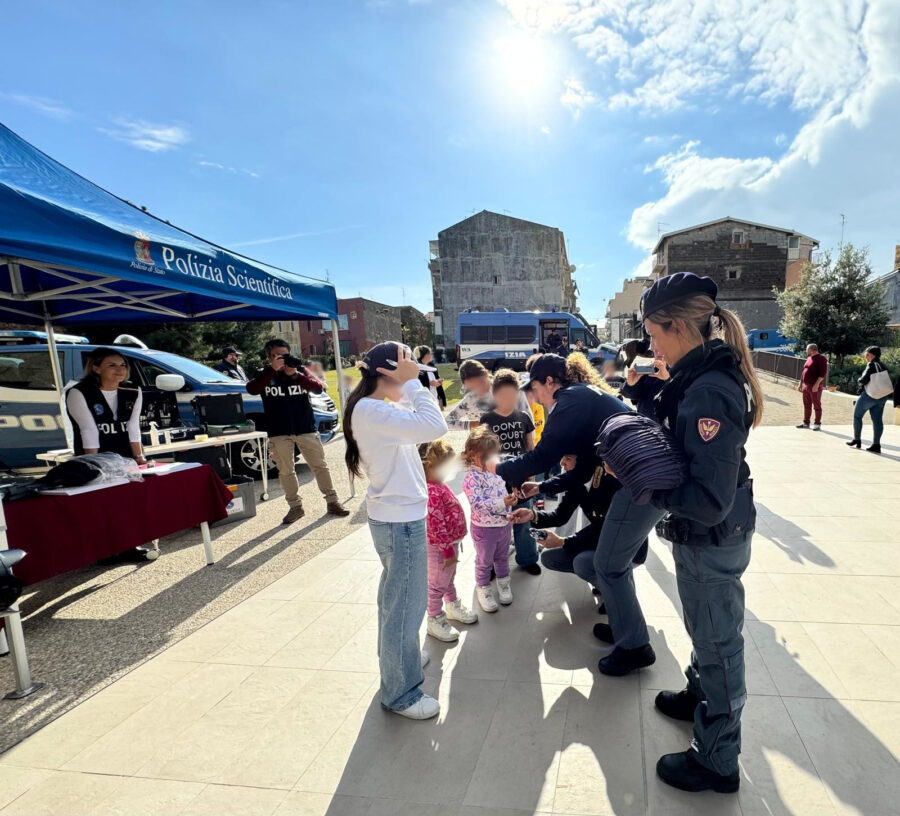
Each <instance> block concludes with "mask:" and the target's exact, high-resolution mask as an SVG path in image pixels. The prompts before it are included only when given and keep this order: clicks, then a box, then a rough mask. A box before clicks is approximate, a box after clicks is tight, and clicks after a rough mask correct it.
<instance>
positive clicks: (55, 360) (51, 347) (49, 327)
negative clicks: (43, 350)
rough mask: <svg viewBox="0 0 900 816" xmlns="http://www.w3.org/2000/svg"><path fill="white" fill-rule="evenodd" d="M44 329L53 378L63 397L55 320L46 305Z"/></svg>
mask: <svg viewBox="0 0 900 816" xmlns="http://www.w3.org/2000/svg"><path fill="white" fill-rule="evenodd" d="M44 330H45V331H46V332H47V350H48V351H49V352H50V368H51V369H52V370H53V379H54V381H55V382H56V393H57V394H59V396H60V398H62V393H63V378H62V372H61V371H60V370H59V353H58V352H57V350H56V334H55V333H54V331H53V321H52V320H51V319H50V312H49V310H48V309H47V307H46V306H44Z"/></svg>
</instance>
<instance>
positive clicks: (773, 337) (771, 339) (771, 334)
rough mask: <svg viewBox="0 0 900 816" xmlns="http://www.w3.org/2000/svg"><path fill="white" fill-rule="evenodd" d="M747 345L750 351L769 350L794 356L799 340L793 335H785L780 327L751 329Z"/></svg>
mask: <svg viewBox="0 0 900 816" xmlns="http://www.w3.org/2000/svg"><path fill="white" fill-rule="evenodd" d="M747 345H748V346H750V351H768V352H771V353H772V354H786V355H789V356H791V357H793V356H794V355H795V351H794V349H795V348H796V345H797V341H796V340H795V339H794V338H793V337H785V336H784V335H783V334H782V333H781V332H780V331H778V329H750V331H748V332H747Z"/></svg>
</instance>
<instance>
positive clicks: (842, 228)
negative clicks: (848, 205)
mask: <svg viewBox="0 0 900 816" xmlns="http://www.w3.org/2000/svg"><path fill="white" fill-rule="evenodd" d="M839 215H840V216H841V249H843V248H844V222H845V221H846V220H847V219H846V217H845V216H844V214H843V213H839Z"/></svg>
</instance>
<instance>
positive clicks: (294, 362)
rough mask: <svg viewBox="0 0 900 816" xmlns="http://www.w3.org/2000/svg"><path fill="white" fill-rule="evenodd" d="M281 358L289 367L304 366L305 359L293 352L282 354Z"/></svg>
mask: <svg viewBox="0 0 900 816" xmlns="http://www.w3.org/2000/svg"><path fill="white" fill-rule="evenodd" d="M281 359H282V361H283V362H284V364H285V365H286V366H287V367H288V368H303V360H301V359H300V358H299V357H294V355H293V354H282V355H281Z"/></svg>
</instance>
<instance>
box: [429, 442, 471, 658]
mask: <svg viewBox="0 0 900 816" xmlns="http://www.w3.org/2000/svg"><path fill="white" fill-rule="evenodd" d="M419 455H420V456H421V457H422V465H423V466H424V468H425V479H426V480H427V483H428V518H427V520H426V526H427V531H428V634H429V635H431V636H432V637H433V638H437V639H438V640H444V641H453V640H458V639H459V632H457V631H456V630H455V629H452V628H451V627H450V626H449V625H448V623H447V621H448V620H453V621H457V622H459V623H476V622H477V621H478V615H476V614H475V613H474V612H471V611H469V610H468V609H466V607H465V606H463V604H462V601H460V600H459V598H457V597H456V586H455V585H454V578H455V577H456V562H457V559H458V558H459V552H460V549H461V548H462V539H463V538H465V536H466V516H465V513H464V512H463V509H462V506H461V505H460V503H459V501H458V500H457V498H456V496H455V495H454V494H453V491H452V490H451V489H450V488H449V487H448V485H447V484H446V481H447V479H448V478H452V463H453V458H454V456H455V455H456V454H455V453H454V452H453V448H452V447H450V445H449V443H447V442H445V441H444V440H443V439H436V440H435V441H434V442H429V443H427V444H425V445H420V446H419ZM444 601H446V602H447V606H446V611H444Z"/></svg>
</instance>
